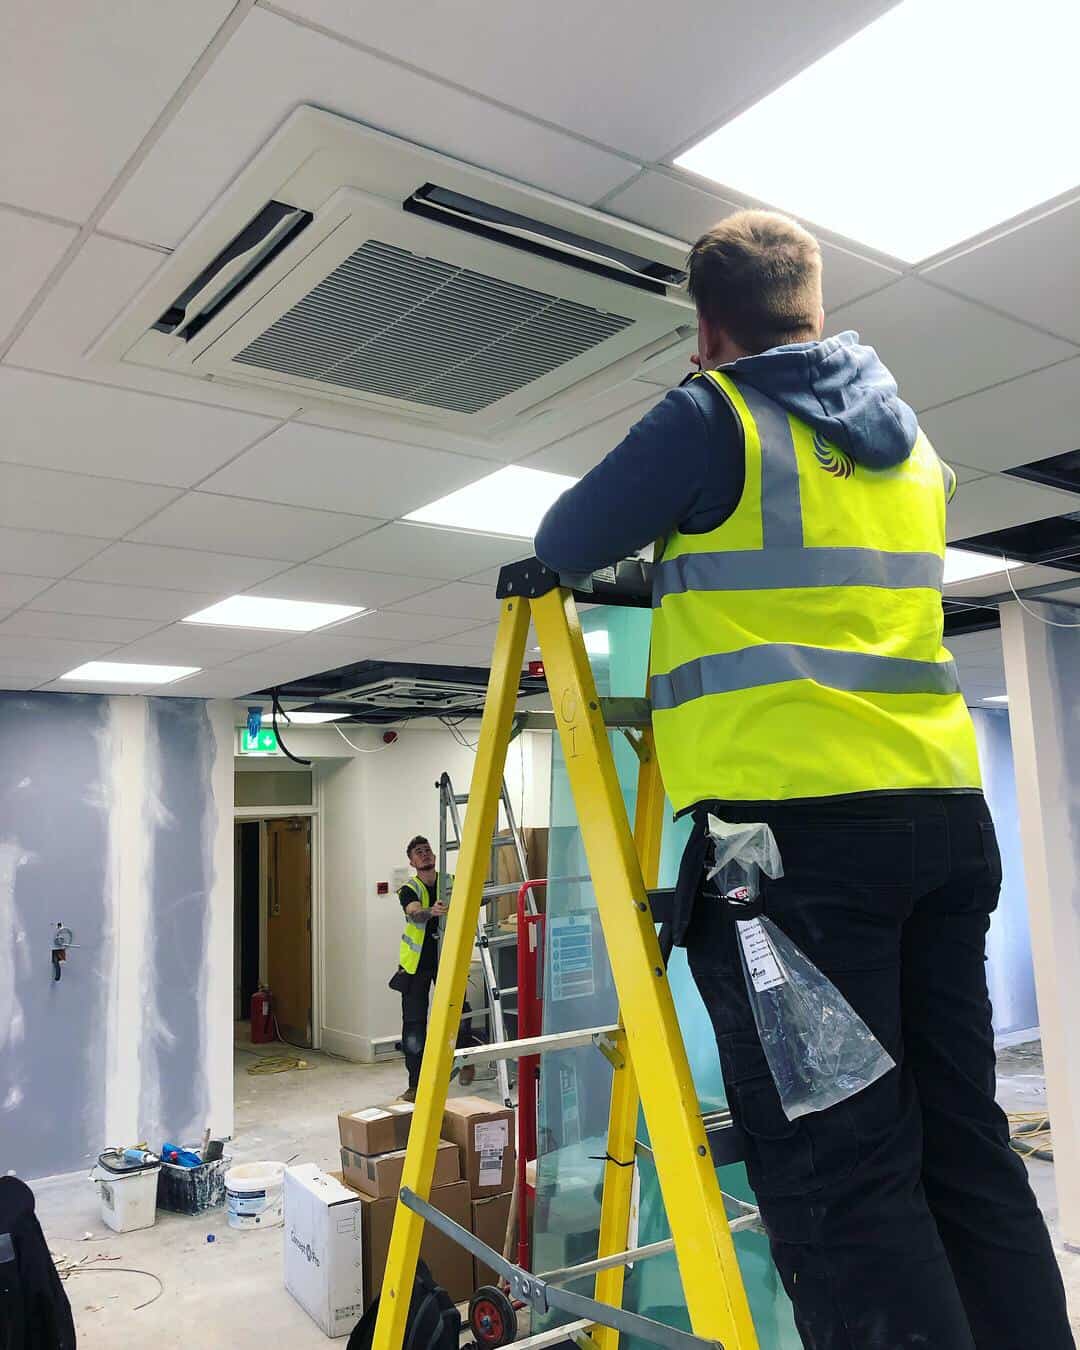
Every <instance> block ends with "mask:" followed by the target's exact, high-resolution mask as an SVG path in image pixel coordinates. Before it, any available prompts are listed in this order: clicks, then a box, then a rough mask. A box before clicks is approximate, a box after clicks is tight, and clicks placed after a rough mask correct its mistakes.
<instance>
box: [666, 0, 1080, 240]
mask: <svg viewBox="0 0 1080 1350" xmlns="http://www.w3.org/2000/svg"><path fill="white" fill-rule="evenodd" d="M1078 49H1080V5H1078V4H1077V3H1076V0H1029V3H1028V4H1025V5H1024V6H1023V8H1022V9H1020V10H1015V9H1011V10H1005V9H1000V8H997V7H995V6H990V7H987V5H986V4H985V0H949V3H948V4H942V3H941V0H904V3H903V4H899V5H897V6H895V8H892V9H890V10H888V11H887V12H886V13H885V14H883V15H882V16H881V17H880V18H879V19H877V20H875V21H874V22H873V23H871V24H868V25H867V26H866V27H865V28H863V29H861V30H860V31H859V32H858V33H856V34H855V35H854V36H853V37H851V38H849V39H848V40H847V41H846V42H843V43H841V44H840V46H838V47H835V48H833V50H832V51H830V52H827V53H826V54H825V55H824V56H823V57H821V59H820V60H818V61H816V62H814V64H813V65H811V66H808V67H807V68H806V69H805V70H802V71H800V72H799V74H798V75H796V76H794V77H793V78H792V79H790V80H788V82H787V83H786V84H783V85H781V86H780V88H779V89H777V90H775V91H774V92H773V93H771V94H768V95H766V97H765V98H763V99H761V100H760V102H758V103H755V104H754V105H753V106H752V107H750V108H748V109H747V110H746V111H745V112H744V113H741V114H740V115H739V116H738V117H735V118H733V119H732V120H731V121H730V122H728V123H727V124H726V125H725V126H722V127H721V128H720V129H719V130H718V131H714V132H713V133H712V135H711V136H707V137H706V138H705V139H704V140H703V141H701V142H699V143H698V144H697V145H695V146H693V147H691V149H689V150H687V151H686V152H685V154H682V155H680V156H679V157H678V158H677V159H676V161H675V163H676V164H677V165H679V167H680V168H684V169H689V170H691V171H692V172H693V173H697V174H700V175H701V176H702V177H704V178H710V179H712V180H713V181H714V182H716V183H720V184H723V185H725V186H727V187H731V188H735V189H736V190H737V191H738V192H740V193H743V194H745V195H747V196H749V197H754V198H757V199H758V200H759V201H762V202H767V203H768V204H769V205H770V206H775V207H779V208H780V209H782V210H785V211H790V212H792V213H793V214H795V215H798V216H800V217H801V218H803V219H804V220H807V221H812V222H814V224H816V225H820V226H823V227H824V228H825V229H829V230H834V231H835V232H836V233H838V234H842V235H844V236H846V237H847V238H848V239H851V240H855V241H858V242H859V243H862V244H867V245H869V246H870V247H871V248H874V249H879V250H880V251H881V252H883V253H888V254H891V255H892V256H893V257H896V258H902V259H903V260H904V261H906V262H919V261H921V260H922V259H925V258H929V257H932V256H934V255H935V254H937V253H941V252H943V251H944V250H945V249H949V248H952V247H953V246H954V245H956V244H959V243H961V242H962V241H964V240H966V239H970V238H971V237H972V236H973V235H977V234H981V233H982V232H983V231H984V230H988V229H990V228H992V227H993V226H994V225H997V224H999V223H1000V222H1002V221H1005V220H1008V219H1010V218H1011V217H1013V216H1015V215H1017V214H1019V213H1020V212H1022V211H1027V210H1028V209H1030V208H1031V207H1033V206H1037V205H1038V204H1039V203H1040V202H1044V201H1046V200H1048V199H1049V198H1051V197H1056V196H1057V195H1058V194H1059V193H1062V192H1066V191H1068V190H1069V189H1070V188H1073V187H1075V186H1076V185H1077V183H1080V139H1078V138H1077V137H1076V136H1068V135H1063V134H1062V133H1063V129H1064V128H1065V127H1069V126H1075V123H1076V93H1075V89H1076V52H1077V50H1078ZM808 118H809V119H812V120H813V124H814V125H815V126H816V127H819V128H820V127H825V128H830V129H831V134H832V135H833V136H834V138H835V153H836V155H837V156H838V158H837V159H836V160H835V164H834V166H833V170H834V171H832V172H829V171H827V169H825V170H823V167H822V166H823V161H822V159H821V157H820V156H819V155H815V154H813V153H812V152H809V151H806V150H805V149H804V148H800V146H799V142H798V130H797V129H798V128H800V127H804V126H806V125H807V119H808Z"/></svg>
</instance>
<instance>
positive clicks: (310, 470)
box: [200, 422, 492, 519]
mask: <svg viewBox="0 0 1080 1350" xmlns="http://www.w3.org/2000/svg"><path fill="white" fill-rule="evenodd" d="M491 472H492V465H491V464H490V463H488V462H487V461H485V460H482V459H471V458H466V457H465V456H464V455H450V454H446V453H445V452H443V451H441V450H429V449H426V448H425V447H423V446H416V445H400V444H398V443H396V442H390V441H383V440H376V439H374V438H373V437H371V436H357V435H353V434H350V433H349V432H345V431H329V430H327V429H325V428H323V427H312V426H305V425H302V424H299V423H296V422H290V423H289V424H288V426H284V427H282V428H281V429H280V430H279V431H275V432H274V433H273V434H272V435H270V436H268V437H267V438H266V439H265V440H264V441H261V442H260V443H259V444H258V445H256V446H253V447H252V448H251V449H250V450H248V451H246V452H245V453H244V454H242V455H241V456H240V457H239V458H238V459H236V460H234V461H233V462H232V463H231V464H230V465H228V466H227V467H226V468H224V469H222V470H221V472H220V473H216V474H214V475H213V477H211V478H208V479H207V480H206V482H204V483H202V484H200V486H201V487H202V489H203V490H204V491H206V492H220V493H224V494H226V495H227V496H236V497H257V498H260V499H262V500H264V501H273V502H284V503H286V504H287V505H290V506H310V507H314V508H316V509H318V510H323V511H334V510H337V511H348V512H355V513H356V514H357V515H362V516H374V517H382V518H383V519H391V518H393V517H396V516H402V515H405V514H406V512H408V511H412V510H415V509H416V508H417V507H419V506H426V505H427V504H428V503H429V502H432V501H435V500H437V499H438V498H439V497H442V496H444V495H445V494H446V493H448V492H452V491H453V490H454V489H455V488H459V487H464V486H465V484H466V483H472V482H475V481H476V479H478V478H483V477H485V475H487V474H489V473H491Z"/></svg>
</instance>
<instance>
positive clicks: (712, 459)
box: [535, 332, 918, 572]
mask: <svg viewBox="0 0 1080 1350" xmlns="http://www.w3.org/2000/svg"><path fill="white" fill-rule="evenodd" d="M725 369H726V370H727V371H728V372H729V373H730V374H731V375H732V376H733V377H734V378H735V379H736V380H742V381H744V382H745V383H747V384H749V385H752V386H753V387H754V388H755V389H757V390H758V391H759V392H761V393H762V394H765V395H767V396H768V397H769V398H772V399H775V401H776V402H777V403H779V404H780V405H781V406H782V407H784V408H785V409H787V411H789V412H791V413H793V414H794V415H795V416H796V417H799V418H801V419H802V420H803V421H805V422H808V423H810V425H811V426H813V427H814V429H815V430H817V431H820V432H821V433H822V435H824V436H825V438H826V439H827V440H829V441H831V442H832V443H833V444H834V445H837V446H839V447H840V449H842V450H844V451H846V452H847V453H848V454H849V455H850V456H851V458H852V459H853V460H855V461H856V463H858V464H863V465H865V466H866V467H867V468H868V469H871V470H874V469H884V468H889V467H891V466H893V465H895V464H900V463H902V462H903V461H904V460H905V459H906V458H907V457H908V455H909V454H910V453H911V448H912V446H913V445H914V444H915V439H916V436H917V434H918V425H917V422H916V419H915V414H914V412H912V410H911V409H910V408H909V407H908V405H907V404H906V403H905V402H904V401H903V400H902V399H901V398H900V396H899V394H898V393H897V388H896V381H895V380H894V379H893V377H892V375H890V373H889V371H888V370H887V369H886V368H885V366H884V365H883V364H882V362H881V361H880V359H879V358H878V355H877V353H876V352H875V351H874V349H873V347H865V346H863V345H862V344H861V343H860V342H859V337H858V334H857V333H852V332H845V333H840V334H838V335H837V336H836V337H831V338H825V339H824V340H823V341H821V342H799V343H793V344H791V345H789V346H786V347H773V348H772V349H771V350H769V351H767V352H762V353H761V354H760V355H758V356H745V357H743V358H741V359H740V360H738V361H735V362H733V363H732V364H731V365H730V366H727V367H725ZM744 476H745V465H744V457H743V448H742V434H741V430H740V428H739V426H738V425H737V424H736V422H735V419H734V417H733V416H732V414H731V411H730V409H729V408H728V407H727V405H726V403H725V401H724V400H723V399H722V398H721V397H719V396H718V395H717V393H716V391H715V389H710V388H709V387H708V385H707V384H706V382H704V381H701V380H695V381H693V382H692V383H691V384H689V385H683V386H681V387H680V388H678V389H673V390H671V392H670V393H669V394H667V395H666V397H665V398H664V399H662V400H661V402H660V403H658V404H657V405H656V407H654V408H653V409H652V410H651V411H650V412H648V413H646V415H645V416H644V417H643V418H642V419H641V421H640V422H638V423H637V424H636V426H634V427H632V428H631V430H630V432H629V434H628V435H627V436H626V438H625V439H624V440H623V441H622V442H621V443H620V444H619V445H617V446H616V447H615V449H614V450H612V452H611V453H610V454H609V455H608V456H607V458H606V459H605V460H603V462H602V463H600V464H598V465H597V466H596V468H595V469H593V470H592V471H591V472H590V473H588V474H586V476H585V477H584V478H583V479H582V480H581V482H579V483H578V484H577V485H576V486H575V487H573V488H571V489H570V490H569V491H568V492H565V493H564V494H563V495H562V496H561V497H560V498H559V500H558V501H557V502H556V503H555V505H554V506H552V507H551V509H550V510H549V511H548V513H547V515H546V516H545V517H544V519H543V521H542V522H541V525H540V529H539V530H538V531H537V535H536V544H535V547H536V553H537V556H538V557H539V558H541V559H542V561H544V562H545V563H547V564H548V566H549V567H554V568H556V569H557V570H558V571H561V572H590V571H593V570H595V569H596V568H598V567H604V566H607V565H608V564H609V563H612V562H615V561H617V560H618V559H619V558H625V557H627V556H628V555H630V554H632V553H633V552H634V551H635V550H637V549H639V548H642V547H643V546H644V545H645V544H648V543H650V542H651V541H652V540H654V539H658V538H660V537H661V536H663V535H666V534H668V533H670V531H671V530H672V529H674V528H676V527H679V528H680V529H682V530H684V531H687V532H689V533H692V534H693V533H703V532H705V531H707V530H712V529H715V528H716V526H717V525H719V524H721V523H722V522H723V521H724V520H726V519H727V517H728V516H729V515H730V514H731V512H732V511H733V510H734V508H735V506H736V504H737V503H738V500H739V497H740V495H741V493H742V488H743V479H744Z"/></svg>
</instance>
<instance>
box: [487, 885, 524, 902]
mask: <svg viewBox="0 0 1080 1350" xmlns="http://www.w3.org/2000/svg"><path fill="white" fill-rule="evenodd" d="M520 890H521V882H520V881H510V882H507V884H506V885H505V886H504V885H498V886H485V887H484V889H483V890H482V891H481V892H480V894H481V897H482V898H483V899H484V900H494V899H495V898H496V897H497V896H500V895H517V893H518V891H520Z"/></svg>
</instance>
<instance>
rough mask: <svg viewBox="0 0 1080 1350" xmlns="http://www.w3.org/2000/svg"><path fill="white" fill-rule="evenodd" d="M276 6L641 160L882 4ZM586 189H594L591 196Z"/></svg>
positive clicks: (759, 90) (312, 2) (830, 42)
mask: <svg viewBox="0 0 1080 1350" xmlns="http://www.w3.org/2000/svg"><path fill="white" fill-rule="evenodd" d="M285 7H286V8H288V9H290V10H292V11H293V12H294V13H298V14H302V15H303V16H304V17H305V18H307V19H310V20H312V21H314V22H316V23H319V24H322V25H324V26H326V27H328V28H331V29H334V30H335V31H337V32H341V33H344V34H345V35H346V36H348V37H351V38H354V39H355V40H357V41H358V42H362V43H365V44H367V45H369V46H371V47H374V48H376V49H378V50H380V51H384V52H387V53H389V54H390V55H392V56H394V57H396V58H398V59H399V60H401V61H405V62H408V63H409V64H410V65H416V66H420V67H422V68H423V69H425V70H431V71H435V72H436V73H438V74H439V75H441V76H443V77H444V78H446V79H448V80H453V81H454V82H455V83H458V84H461V85H463V86H465V87H466V88H468V89H475V90H477V91H478V92H480V93H483V94H486V95H487V96H488V97H489V98H493V99H497V100H499V101H500V102H502V103H506V104H509V105H511V106H513V107H515V108H521V109H522V110H523V111H525V112H527V113H530V114H531V115H533V116H534V117H539V118H543V119H544V120H546V121H551V122H554V123H557V124H558V125H559V126H563V127H567V128H569V129H571V130H573V131H576V132H578V133H579V134H581V135H583V136H588V137H590V138H591V139H593V140H597V141H600V142H602V143H603V144H605V145H610V146H614V147H617V148H619V149H621V150H623V151H625V152H627V153H628V154H632V155H639V156H641V157H643V158H645V159H659V158H661V157H662V156H664V155H666V154H668V153H669V152H670V151H672V150H673V149H675V148H676V147H678V146H680V145H681V144H682V143H683V142H684V141H686V140H688V139H689V138H690V137H693V136H696V135H697V134H698V133H700V132H701V131H702V130H703V129H704V128H708V129H709V130H711V129H712V128H713V127H714V126H717V125H719V123H721V122H722V121H725V120H726V119H727V118H728V117H729V116H731V114H732V113H733V112H735V111H736V110H737V109H738V108H740V107H741V106H744V105H745V104H747V103H749V102H752V101H754V100H756V99H757V98H760V97H761V95H762V94H764V93H765V92H766V91H768V90H770V89H773V88H775V87H776V86H777V85H778V84H781V83H782V82H783V81H784V80H785V79H786V78H788V77H789V76H790V75H792V74H794V72H795V71H796V70H798V69H800V68H801V67H802V66H804V65H807V64H809V62H811V61H812V60H814V59H815V58H816V57H817V56H820V55H822V54H823V53H824V52H826V51H827V50H828V49H829V48H830V47H833V46H835V45H836V43H838V42H840V41H842V40H843V39H844V38H845V37H847V36H849V35H850V34H851V33H852V32H854V31H855V30H856V29H857V28H860V27H862V26H863V25H864V24H866V23H868V22H869V21H870V20H871V19H872V18H874V17H875V16H876V15H877V14H880V13H881V12H882V11H883V10H884V9H886V8H887V3H886V0H871V2H869V3H868V2H867V0H833V3H831V4H830V5H828V6H825V7H819V8H818V9H817V10H814V11H811V10H808V9H805V8H798V7H793V6H792V5H791V4H789V3H785V0H758V3H757V4H756V5H755V6H754V10H753V21H752V22H749V21H748V19H747V11H746V9H745V8H744V7H743V6H742V5H740V4H738V3H736V0H723V2H722V3H716V2H715V0H714V3H712V4H709V5H695V4H692V3H690V0H675V3H669V4H667V5H666V6H665V7H664V9H663V10H662V11H658V10H657V9H656V6H655V5H653V4H649V3H646V0H623V3H621V4H619V5H618V6H617V7H616V8H615V9H614V10H613V9H612V7H611V6H610V5H609V4H605V3H604V0H587V3H576V4H571V3H569V0H558V2H557V3H555V4H553V5H552V4H549V5H543V6H540V5H536V6H533V5H493V4H491V3H489V0H467V3H463V2H462V0H458V3H455V4H453V5H449V6H440V5H431V4H426V3H424V2H423V0H405V2H404V3H401V2H400V0H399V3H397V4H394V5H374V6H356V5H343V4H340V3H338V2H337V0H288V3H287V5H286V6H285ZM597 195H599V194H597Z"/></svg>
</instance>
